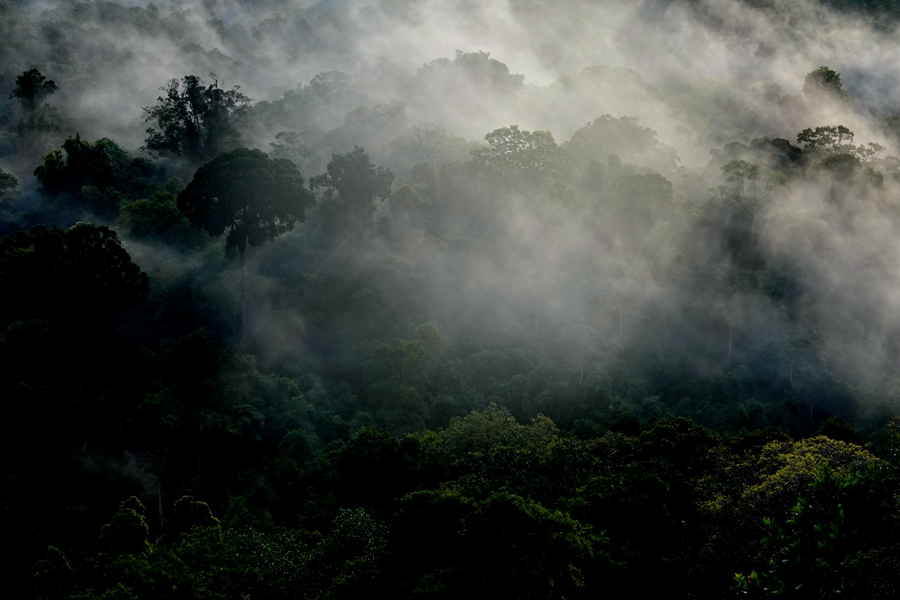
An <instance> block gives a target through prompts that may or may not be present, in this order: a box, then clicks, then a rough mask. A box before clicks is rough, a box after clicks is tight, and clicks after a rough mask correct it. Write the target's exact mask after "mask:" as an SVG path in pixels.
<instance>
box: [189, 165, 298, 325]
mask: <svg viewBox="0 0 900 600" xmlns="http://www.w3.org/2000/svg"><path fill="white" fill-rule="evenodd" d="M312 203H313V199H312V195H311V194H310V193H309V191H307V190H305V189H304V188H303V175H301V174H300V170H299V169H298V168H297V166H296V165H295V164H294V163H293V162H291V161H290V160H288V159H285V158H276V159H271V158H269V156H268V155H267V154H266V153H264V152H262V151H260V150H250V149H247V148H238V149H237V150H232V151H231V152H226V153H224V154H220V155H219V156H217V157H216V158H214V159H213V160H211V161H209V162H208V163H206V164H205V165H203V166H202V167H200V168H199V169H197V172H196V173H195V174H194V178H193V179H192V180H191V182H190V183H189V184H188V186H187V187H186V188H185V189H184V190H183V191H182V192H181V193H180V194H178V208H179V210H181V212H183V213H184V215H185V216H186V217H187V218H188V220H189V221H190V222H191V225H193V226H194V227H196V228H198V229H201V228H202V229H205V230H206V232H207V233H209V234H210V235H213V236H218V235H222V234H223V233H225V231H226V230H227V232H228V234H227V237H226V241H225V247H226V249H236V250H237V251H238V255H239V256H240V261H241V330H242V331H243V330H244V328H245V326H246V321H247V282H246V267H245V264H244V254H245V252H246V250H247V245H248V244H249V245H250V246H254V247H255V246H260V245H262V244H263V243H264V242H266V241H271V240H274V239H275V237H276V236H277V235H279V234H280V233H283V232H285V231H289V230H291V229H292V228H293V226H294V223H295V222H296V221H303V220H304V216H305V211H306V209H307V208H308V207H309V206H311V205H312Z"/></svg>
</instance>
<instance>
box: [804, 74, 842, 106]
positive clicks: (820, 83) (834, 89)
mask: <svg viewBox="0 0 900 600" xmlns="http://www.w3.org/2000/svg"><path fill="white" fill-rule="evenodd" d="M803 94H804V95H805V96H807V97H808V98H811V99H817V98H818V99H821V98H823V97H830V98H833V99H835V100H838V101H840V102H846V101H848V100H849V99H850V94H849V92H847V90H845V89H844V87H843V85H842V84H841V74H840V73H838V72H837V71H835V70H833V69H829V68H828V67H825V66H822V67H819V68H818V69H815V70H813V71H810V72H809V73H807V74H806V79H804V81H803Z"/></svg>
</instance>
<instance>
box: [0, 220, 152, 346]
mask: <svg viewBox="0 0 900 600" xmlns="http://www.w3.org/2000/svg"><path fill="white" fill-rule="evenodd" d="M148 292H149V284H148V278H147V275H145V274H144V273H142V272H141V270H140V268H138V266H137V265H135V264H134V263H133V262H132V261H131V257H130V256H129V255H128V252H126V251H125V249H124V248H122V246H121V244H120V243H119V240H118V238H117V236H116V234H115V232H114V231H112V230H110V229H108V228H107V227H101V226H97V225H91V224H89V223H78V224H77V225H75V226H74V227H72V228H71V229H68V230H66V231H60V230H59V229H56V228H53V229H48V228H46V227H36V228H34V229H32V230H30V231H20V232H17V233H14V234H12V235H10V236H7V237H6V238H4V239H3V240H2V241H0V325H2V326H5V325H7V324H9V323H10V322H13V321H17V320H23V319H47V320H51V321H54V322H62V323H65V324H68V325H72V326H76V327H78V328H80V329H87V328H91V327H98V326H104V327H106V326H110V325H114V324H115V323H116V322H117V321H118V319H119V318H120V317H121V316H122V313H123V312H124V311H125V310H126V309H127V308H128V307H130V306H133V305H134V304H136V303H138V302H139V301H141V300H142V299H143V298H144V297H145V296H146V295H147V293H148Z"/></svg>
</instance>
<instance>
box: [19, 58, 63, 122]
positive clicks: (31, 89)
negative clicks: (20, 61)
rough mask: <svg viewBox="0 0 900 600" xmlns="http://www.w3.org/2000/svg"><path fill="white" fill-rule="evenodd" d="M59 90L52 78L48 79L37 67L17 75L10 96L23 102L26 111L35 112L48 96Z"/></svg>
mask: <svg viewBox="0 0 900 600" xmlns="http://www.w3.org/2000/svg"><path fill="white" fill-rule="evenodd" d="M58 90H59V87H58V86H57V85H56V83H54V81H53V80H52V79H47V78H46V77H44V76H43V75H41V72H40V71H38V70H37V69H31V70H30V71H25V72H24V73H22V74H21V75H19V76H17V77H16V87H15V88H13V90H12V91H11V92H10V93H9V97H10V99H14V100H18V101H19V102H21V103H22V106H23V107H24V108H25V111H26V112H27V113H29V114H33V113H34V112H35V111H36V110H37V109H38V107H39V106H40V104H41V103H42V102H43V101H44V100H45V99H46V98H47V97H49V96H50V95H52V94H53V93H54V92H57V91H58Z"/></svg>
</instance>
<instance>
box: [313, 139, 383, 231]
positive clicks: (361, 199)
mask: <svg viewBox="0 0 900 600" xmlns="http://www.w3.org/2000/svg"><path fill="white" fill-rule="evenodd" d="M393 180H394V174H393V173H391V171H390V170H388V169H385V168H383V167H376V166H375V165H374V164H373V163H372V159H371V158H370V157H369V155H368V154H367V153H366V152H365V150H363V149H362V148H356V149H355V150H353V151H352V152H348V153H347V154H335V155H334V156H333V157H332V159H331V162H329V163H328V171H327V173H325V174H323V175H320V176H318V177H314V178H312V179H311V180H310V182H309V183H310V187H311V188H320V189H321V190H322V191H323V193H324V194H325V197H324V198H323V203H322V205H321V207H320V211H321V212H322V213H323V214H322V218H323V220H324V223H323V225H324V226H325V227H326V230H327V231H328V232H329V233H332V232H334V233H337V232H340V231H343V232H344V234H351V233H356V232H359V231H361V230H363V229H365V228H367V227H369V226H370V225H371V224H372V217H373V215H374V213H375V208H376V205H375V203H376V200H382V199H385V198H387V197H389V196H390V193H391V182H393Z"/></svg>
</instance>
